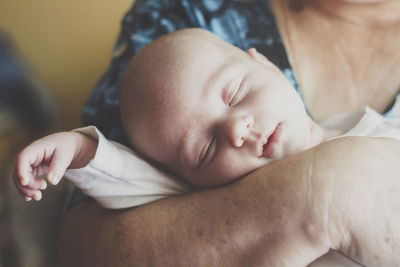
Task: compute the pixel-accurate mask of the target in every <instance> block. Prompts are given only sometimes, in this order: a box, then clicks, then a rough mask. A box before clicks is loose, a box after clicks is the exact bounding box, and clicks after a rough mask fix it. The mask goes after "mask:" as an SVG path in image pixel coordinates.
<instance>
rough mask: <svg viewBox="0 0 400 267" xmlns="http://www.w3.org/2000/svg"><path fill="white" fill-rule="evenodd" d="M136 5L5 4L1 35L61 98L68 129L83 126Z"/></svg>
mask: <svg viewBox="0 0 400 267" xmlns="http://www.w3.org/2000/svg"><path fill="white" fill-rule="evenodd" d="M133 1H134V0H116V1H111V0H81V1H78V0H0V30H2V31H5V32H6V33H8V34H9V35H10V36H11V38H12V40H13V41H14V43H15V44H16V48H17V51H18V52H19V53H20V54H21V55H22V58H23V59H24V60H25V61H26V62H27V63H28V65H29V67H30V69H31V70H33V73H34V74H35V76H36V77H38V78H39V80H41V81H42V82H44V84H45V85H46V87H47V88H48V89H49V90H50V91H51V93H52V95H53V96H54V97H55V101H56V102H57V103H56V104H57V106H58V107H59V108H60V112H61V125H60V127H61V128H62V129H70V128H74V127H78V126H79V125H80V113H81V108H82V105H83V104H84V102H85V100H86V98H87V96H88V94H89V93H90V91H91V90H92V89H93V87H94V85H95V84H96V82H97V81H98V79H99V78H100V76H101V74H102V73H103V72H104V71H105V69H106V68H107V65H108V64H109V62H110V58H111V49H112V46H113V44H114V42H115V40H116V37H117V34H118V32H119V29H120V21H121V18H122V16H123V14H124V13H125V12H126V11H127V10H128V9H129V7H130V6H131V5H132V3H133Z"/></svg>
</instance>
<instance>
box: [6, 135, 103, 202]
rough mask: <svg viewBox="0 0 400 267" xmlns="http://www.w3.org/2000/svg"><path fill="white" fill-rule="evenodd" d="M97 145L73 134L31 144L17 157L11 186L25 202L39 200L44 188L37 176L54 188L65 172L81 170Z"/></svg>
mask: <svg viewBox="0 0 400 267" xmlns="http://www.w3.org/2000/svg"><path fill="white" fill-rule="evenodd" d="M96 148H97V142H96V141H95V140H93V139H92V138H90V137H88V136H86V135H84V134H81V133H77V132H60V133H55V134H51V135H48V136H46V137H43V138H41V139H39V140H37V141H34V142H33V143H31V144H30V145H29V146H27V147H26V148H25V149H23V150H22V151H21V152H20V153H19V154H18V156H17V161H16V165H15V168H14V173H13V180H14V183H15V186H16V187H17V189H18V191H19V192H20V193H21V195H22V196H23V197H24V198H25V200H27V201H30V200H31V199H32V198H33V199H35V200H37V201H38V200H40V199H41V198H42V193H41V191H40V190H44V189H46V187H47V183H46V181H45V180H44V179H41V178H37V177H38V176H41V175H44V174H46V173H47V180H48V181H49V182H50V183H52V184H54V185H56V184H58V182H59V181H60V180H61V178H62V177H63V175H64V173H65V171H66V169H67V168H70V169H74V168H81V167H84V166H86V165H87V164H88V163H89V161H90V160H91V159H92V158H93V156H94V154H95V152H96Z"/></svg>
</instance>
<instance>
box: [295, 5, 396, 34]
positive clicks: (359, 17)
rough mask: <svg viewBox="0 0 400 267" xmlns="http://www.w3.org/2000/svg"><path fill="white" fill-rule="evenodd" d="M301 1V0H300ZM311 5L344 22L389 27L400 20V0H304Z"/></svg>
mask: <svg viewBox="0 0 400 267" xmlns="http://www.w3.org/2000/svg"><path fill="white" fill-rule="evenodd" d="M300 1H301V0H300ZM302 1H304V4H305V5H306V6H309V7H313V8H316V9H317V10H319V11H321V12H322V13H323V14H325V15H327V16H329V17H331V18H333V19H337V20H340V21H343V22H349V23H352V24H358V25H362V26H372V27H387V26H392V25H398V23H399V22H400V1H398V0H302Z"/></svg>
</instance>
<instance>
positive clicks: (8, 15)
mask: <svg viewBox="0 0 400 267" xmlns="http://www.w3.org/2000/svg"><path fill="white" fill-rule="evenodd" d="M133 1H134V0H118V1H109V0H83V1H74V0H72V1H71V0H69V1H67V0H35V1H29V0H0V267H6V266H7V267H8V266H15V267H16V266H18V267H25V266H26V267H28V266H29V267H36V266H55V259H56V253H57V248H56V242H57V233H58V227H59V222H60V219H61V216H62V213H63V209H64V205H65V202H66V199H67V197H68V194H69V192H70V191H71V185H70V184H68V182H66V181H63V182H62V183H61V185H60V186H57V187H53V186H50V187H49V188H48V189H47V190H46V192H45V193H44V196H43V200H42V201H40V202H37V203H36V202H35V201H31V202H25V201H24V200H23V199H22V197H20V196H19V195H18V194H17V192H16V190H15V189H14V186H13V184H12V181H11V172H12V168H13V165H14V161H15V156H16V155H17V153H18V152H19V151H20V150H21V149H22V148H23V147H24V146H26V145H27V144H29V143H30V142H32V141H33V140H34V139H36V138H38V137H41V136H43V135H46V134H48V133H50V132H54V131H60V130H70V129H73V128H77V127H80V125H81V124H80V113H81V110H82V106H83V104H84V103H85V100H86V98H87V97H88V95H89V93H90V92H91V90H92V89H93V87H94V86H95V84H96V83H97V81H98V80H99V78H100V76H101V75H102V73H103V72H104V71H105V70H106V68H107V66H108V64H109V62H110V59H111V51H112V46H113V44H114V42H115V40H116V37H117V34H118V32H119V28H120V27H119V26H120V21H121V19H122V16H123V14H124V13H125V12H126V11H127V10H128V9H129V8H130V6H131V5H132V3H133Z"/></svg>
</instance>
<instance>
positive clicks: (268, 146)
mask: <svg viewBox="0 0 400 267" xmlns="http://www.w3.org/2000/svg"><path fill="white" fill-rule="evenodd" d="M281 132H282V127H281V123H278V125H277V126H276V127H275V129H274V130H273V132H272V133H271V135H270V136H269V137H268V139H267V141H266V142H265V144H264V145H263V149H262V155H261V156H262V157H264V158H270V157H271V156H272V154H274V152H275V151H276V149H277V147H278V145H279V140H280V137H281Z"/></svg>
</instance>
